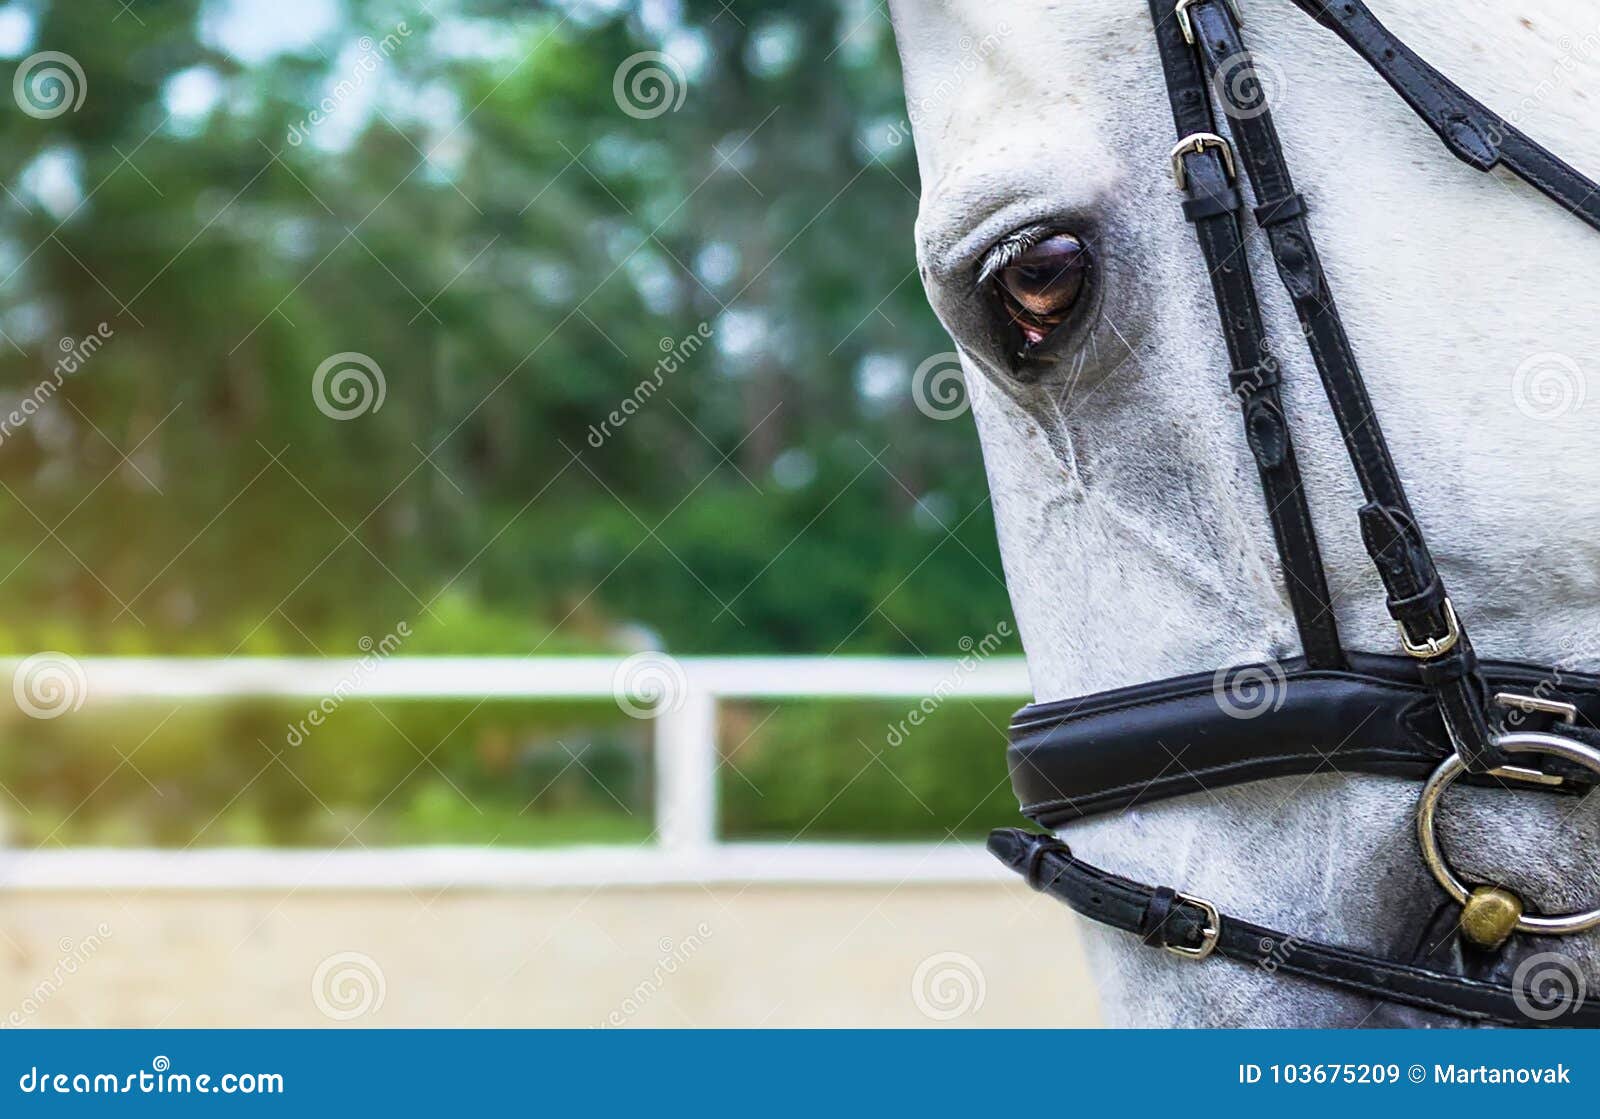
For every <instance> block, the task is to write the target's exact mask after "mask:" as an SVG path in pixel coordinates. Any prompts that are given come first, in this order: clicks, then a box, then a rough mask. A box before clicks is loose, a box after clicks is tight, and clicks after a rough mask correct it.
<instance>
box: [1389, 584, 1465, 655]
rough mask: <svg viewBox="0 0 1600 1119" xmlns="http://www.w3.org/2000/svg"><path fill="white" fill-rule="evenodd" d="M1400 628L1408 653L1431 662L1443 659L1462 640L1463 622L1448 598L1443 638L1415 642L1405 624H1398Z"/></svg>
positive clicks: (1445, 608) (1445, 601) (1401, 637)
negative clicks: (1436, 658) (1434, 659)
mask: <svg viewBox="0 0 1600 1119" xmlns="http://www.w3.org/2000/svg"><path fill="white" fill-rule="evenodd" d="M1396 624H1397V625H1398V626H1399V627H1400V644H1401V646H1402V647H1403V648H1404V649H1405V651H1406V652H1407V653H1410V654H1411V655H1412V656H1414V657H1416V658H1417V659H1418V660H1419V661H1431V660H1433V658H1435V657H1442V656H1444V655H1445V654H1446V653H1448V652H1449V651H1450V650H1451V649H1454V648H1455V647H1456V643H1457V642H1459V641H1460V640H1461V621H1460V619H1458V618H1457V617H1456V608H1455V606H1453V605H1452V604H1451V602H1450V600H1449V599H1448V598H1446V599H1445V600H1444V625H1445V631H1444V636H1443V637H1430V638H1428V639H1427V640H1426V641H1413V640H1412V639H1411V634H1410V633H1409V632H1407V631H1406V624H1405V623H1404V622H1398V623H1396Z"/></svg>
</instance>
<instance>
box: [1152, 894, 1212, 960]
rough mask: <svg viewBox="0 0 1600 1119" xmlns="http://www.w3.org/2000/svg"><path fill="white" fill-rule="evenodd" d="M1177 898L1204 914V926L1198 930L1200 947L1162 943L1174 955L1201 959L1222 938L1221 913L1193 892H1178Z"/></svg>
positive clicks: (1208, 953)
mask: <svg viewBox="0 0 1600 1119" xmlns="http://www.w3.org/2000/svg"><path fill="white" fill-rule="evenodd" d="M1177 900H1178V901H1181V902H1185V903H1187V904H1189V905H1192V906H1194V907H1195V908H1196V909H1198V910H1201V911H1202V912H1204V913H1205V915H1206V923H1205V926H1204V927H1203V928H1202V929H1201V930H1200V947H1198V948H1187V947H1185V946H1184V945H1182V944H1164V945H1162V947H1163V948H1165V949H1166V950H1167V951H1168V952H1171V953H1172V954H1173V955H1174V956H1182V957H1183V958H1184V959H1186V960H1203V959H1205V958H1206V957H1207V956H1209V955H1211V953H1212V952H1214V951H1216V949H1217V941H1219V940H1221V939H1222V914H1221V913H1219V912H1217V907H1216V906H1215V905H1213V904H1212V903H1211V902H1209V901H1207V900H1206V899H1205V898H1197V897H1195V896H1194V895H1193V894H1178V895H1177Z"/></svg>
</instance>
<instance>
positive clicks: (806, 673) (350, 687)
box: [0, 657, 1030, 890]
mask: <svg viewBox="0 0 1600 1119" xmlns="http://www.w3.org/2000/svg"><path fill="white" fill-rule="evenodd" d="M78 664H80V665H81V666H82V669H83V674H84V677H83V683H84V693H85V697H86V698H85V702H86V703H110V702H129V701H138V700H178V699H190V700H208V701H220V700H228V699H235V698H245V697H267V696H275V697H284V698H300V699H307V700H311V701H313V702H316V701H319V700H321V699H322V698H323V697H326V696H332V695H339V696H342V697H343V698H344V699H346V700H348V699H402V698H403V699H483V698H490V699H549V700H560V699H567V700H570V699H611V698H612V697H613V696H614V695H615V694H616V688H617V680H618V673H619V670H620V669H622V667H623V665H624V662H623V661H622V660H621V659H618V658H611V657H562V658H517V657H391V658H388V659H383V660H376V659H369V660H367V661H365V662H363V661H354V660H351V661H344V660H329V659H313V658H278V657H271V658H268V657H236V658H229V659H223V660H208V659H198V658H85V659H82V660H80V661H79V662H78ZM673 664H674V665H675V666H677V668H679V669H681V678H679V679H678V680H677V683H678V685H680V686H681V687H682V693H681V695H679V694H674V700H673V702H672V703H670V704H667V705H665V706H663V708H662V709H661V710H660V711H659V713H657V715H656V716H655V718H654V728H655V749H654V752H653V753H654V758H655V766H656V774H655V789H656V837H657V838H656V842H655V843H654V844H653V845H651V846H649V847H647V848H643V849H641V848H633V847H583V848H556V849H507V848H501V847H495V848H485V847H426V848H385V849H382V850H356V851H352V850H346V849H339V850H324V851H288V850H261V849H246V850H239V849H211V850H188V851H164V850H120V849H118V850H113V849H104V848H76V849H68V850H60V849H51V850H38V851H18V850H11V851H7V852H4V853H3V854H0V889H31V890H39V889H86V888H129V887H131V888H137V889H166V888H199V889H228V888H230V887H231V888H259V887H272V888H278V887H281V888H287V889H291V890H295V889H319V888H321V889H341V890H349V889H384V888H404V889H420V888H430V889H446V888H456V887H460V888H471V887H487V888H500V887H504V888H518V887H534V886H545V887H591V888H592V887H598V886H604V885H613V884H615V885H674V884H682V883H696V882H697V883H716V882H794V883H800V882H819V883H843V882H913V881H916V882H967V881H986V880H991V879H997V878H1000V877H1002V876H1003V872H1002V871H1001V870H1000V868H999V867H998V866H997V865H996V864H995V863H994V862H993V860H992V859H990V858H989V857H988V856H987V855H986V854H985V853H984V852H983V851H982V850H981V849H980V848H978V847H977V846H975V845H970V844H960V843H939V844H828V843H811V842H805V841H799V842H794V843H725V842H722V841H721V840H720V839H719V837H718V829H717V768H718V766H719V764H720V754H719V751H718V748H717V705H718V703H719V702H720V701H721V700H724V699H731V700H739V699H798V698H806V699H846V700H869V699H880V700H881V699H904V700H906V701H907V703H908V710H909V708H910V706H913V705H916V704H920V703H921V702H922V701H924V700H925V699H929V698H932V697H937V699H938V702H941V703H944V702H950V701H952V700H970V699H1013V700H1017V701H1019V702H1020V701H1022V700H1024V699H1025V698H1026V697H1027V696H1028V694H1029V693H1030V688H1029V684H1028V678H1027V672H1026V669H1025V667H1024V663H1023V661H1022V660H1021V658H1015V657H993V658H989V659H979V658H977V657H972V658H969V659H967V660H966V661H963V662H958V661H942V660H922V659H905V658H878V657H748V658H746V657H738V658H733V657H729V658H720V657H706V658H694V657H686V658H680V659H677V660H675V661H674V662H673ZM7 669H8V670H7V673H6V674H7V675H8V676H9V675H11V673H12V672H14V671H15V665H14V664H13V665H10V666H7ZM973 748H974V749H985V748H988V749H992V750H994V751H995V753H996V757H997V758H998V757H999V754H1000V751H1001V749H1002V743H1001V742H999V741H998V740H996V741H994V742H991V743H974V744H973ZM819 807H820V806H819Z"/></svg>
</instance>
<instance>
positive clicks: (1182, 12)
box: [1173, 0, 1244, 47]
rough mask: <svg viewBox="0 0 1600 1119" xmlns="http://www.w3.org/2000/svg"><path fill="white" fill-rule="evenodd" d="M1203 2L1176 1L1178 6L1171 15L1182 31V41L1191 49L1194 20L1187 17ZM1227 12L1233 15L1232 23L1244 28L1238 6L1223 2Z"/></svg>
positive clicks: (1196, 0)
mask: <svg viewBox="0 0 1600 1119" xmlns="http://www.w3.org/2000/svg"><path fill="white" fill-rule="evenodd" d="M1203 2H1204V0H1178V6H1177V8H1175V9H1174V10H1173V15H1175V16H1177V17H1178V26H1179V27H1180V28H1182V30H1183V41H1184V42H1186V43H1188V44H1189V45H1190V46H1191V47H1192V46H1194V43H1195V38H1194V20H1193V18H1192V17H1191V16H1190V15H1189V9H1190V8H1191V7H1193V6H1194V5H1196V4H1200V3H1203ZM1225 2H1226V3H1227V5H1228V10H1229V11H1231V12H1232V13H1233V22H1234V23H1237V24H1238V25H1239V26H1240V27H1243V26H1244V17H1243V16H1242V15H1240V14H1239V5H1238V4H1237V3H1236V2H1235V0H1225Z"/></svg>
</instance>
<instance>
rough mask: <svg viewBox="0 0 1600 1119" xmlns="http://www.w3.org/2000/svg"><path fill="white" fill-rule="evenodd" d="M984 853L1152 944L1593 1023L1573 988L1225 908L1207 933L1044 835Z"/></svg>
mask: <svg viewBox="0 0 1600 1119" xmlns="http://www.w3.org/2000/svg"><path fill="white" fill-rule="evenodd" d="M989 850H990V851H991V852H992V853H993V854H994V855H995V856H996V857H997V858H998V859H999V860H1000V861H1001V862H1003V863H1005V864H1006V865H1007V866H1008V867H1010V868H1011V869H1012V870H1015V871H1017V872H1019V873H1022V874H1024V876H1025V877H1026V878H1027V880H1028V883H1029V885H1031V886H1032V887H1033V888H1034V889H1036V890H1039V891H1041V892H1043V893H1047V894H1050V895H1051V896H1052V897H1055V898H1058V899H1060V900H1061V901H1063V902H1065V903H1066V904H1067V905H1069V906H1071V907H1072V908H1073V909H1075V910H1077V911H1078V912H1079V913H1081V914H1083V915H1084V916H1086V917H1090V918H1093V919H1094V920H1096V921H1099V922H1101V923H1102V924H1106V925H1110V926H1112V927H1113V928H1118V929H1124V930H1126V931H1128V932H1132V933H1136V934H1138V935H1139V936H1140V937H1142V938H1143V940H1144V942H1145V943H1146V944H1148V945H1150V946H1152V947H1158V948H1172V947H1176V948H1185V949H1190V950H1199V949H1201V948H1203V947H1204V946H1205V945H1206V944H1207V943H1208V941H1210V940H1213V939H1214V941H1215V948H1214V955H1216V956H1224V957H1227V958H1228V959H1230V960H1235V961H1237V962H1239V963H1244V964H1250V965H1253V966H1256V967H1267V968H1270V970H1272V971H1273V972H1275V973H1278V974H1283V975H1294V976H1298V977H1299V978H1301V979H1308V980H1310V981H1312V982H1314V983H1320V984H1322V985H1323V986H1327V987H1335V988H1338V989H1340V990H1344V991H1350V992H1353V993H1355V994H1359V995H1366V996H1370V997H1372V998H1376V999H1380V1000H1384V1001H1387V1002H1399V1003H1404V1004H1406V1005H1407V1006H1414V1007H1418V1008H1420V1009H1423V1010H1430V1011H1434V1012H1437V1013H1441V1014H1448V1015H1450V1016H1452V1017H1455V1018H1461V1019H1465V1020H1468V1021H1473V1022H1493V1023H1498V1024H1500V1025H1507V1026H1585V1027H1595V1026H1600V1000H1595V999H1587V998H1585V997H1584V994H1583V992H1581V991H1580V992H1577V993H1576V994H1575V995H1571V994H1564V993H1562V992H1557V991H1541V990H1538V989H1537V988H1518V987H1517V986H1516V985H1514V983H1499V982H1493V981H1489V980H1485V979H1475V978H1472V977H1470V976H1466V975H1460V974H1452V973H1450V972H1446V971H1439V970H1435V969H1433V968H1430V967H1422V966H1419V965H1416V964H1405V963H1397V962H1395V961H1392V960H1386V959H1382V958H1380V957H1377V956H1370V955H1367V954H1366V953H1364V952H1357V951H1354V950H1353V949H1349V948H1340V947H1336V946H1334V945H1329V944H1321V943H1318V942H1317V941H1313V940H1302V939H1299V938H1298V937H1294V936H1290V935H1289V934H1287V933H1281V932H1278V931H1276V930H1274V929H1269V928H1265V927H1263V926H1261V925H1253V924H1251V923H1249V922H1248V921H1241V920H1239V919H1238V918H1236V917H1230V916H1227V915H1226V914H1223V915H1220V917H1219V919H1218V921H1217V924H1216V926H1215V933H1214V935H1213V936H1208V935H1207V928H1208V925H1209V923H1210V920H1211V917H1210V914H1208V913H1207V912H1206V911H1205V910H1203V909H1202V908H1200V907H1199V906H1197V905H1195V904H1194V903H1193V902H1191V901H1188V900H1187V899H1185V898H1182V897H1180V896H1179V895H1178V894H1177V893H1176V892H1175V891H1173V890H1171V889H1168V888H1164V887H1163V888H1155V887H1151V886H1143V885H1140V884H1139V883H1137V882H1132V881H1130V880H1128V879H1126V878H1120V877H1118V876H1117V875H1114V874H1110V873H1108V872H1106V871H1104V870H1100V869H1098V868H1096V867H1093V866H1090V865H1089V864H1088V863H1084V862H1081V861H1079V860H1078V859H1076V858H1074V857H1073V855H1072V851H1071V850H1070V849H1069V848H1068V847H1067V845H1066V844H1065V843H1062V842H1061V841H1060V840H1058V839H1056V838H1055V837H1053V836H1048V835H1034V834H1031V833H1029V832H1025V831H1022V830H1020V829H1017V828H1001V829H999V830H998V831H995V832H993V833H991V834H990V836H989ZM1200 966H1204V965H1203V964H1202V965H1200ZM1524 1008H1529V1009H1531V1010H1532V1011H1533V1012H1534V1016H1531V1017H1530V1015H1529V1014H1528V1013H1527V1012H1525V1010H1524ZM1206 1024H1207V1023H1203V1022H1202V1023H1196V1025H1206Z"/></svg>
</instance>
